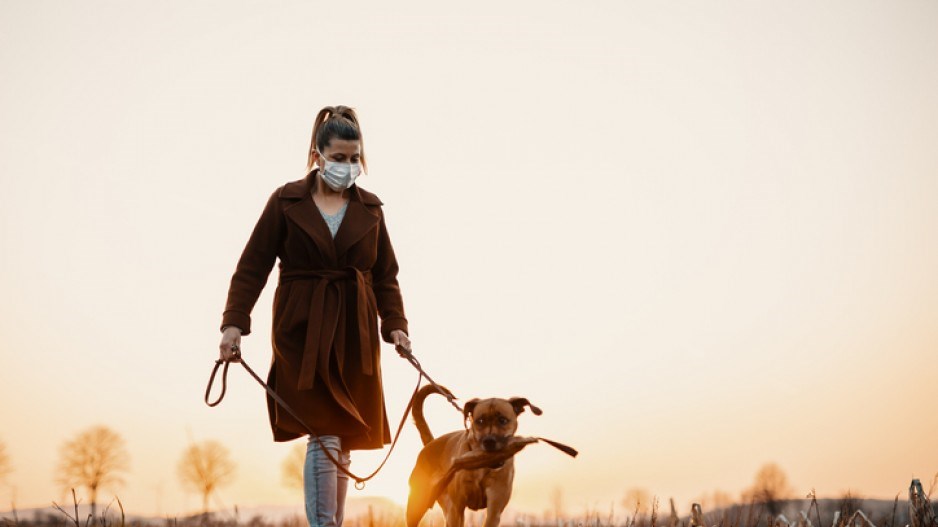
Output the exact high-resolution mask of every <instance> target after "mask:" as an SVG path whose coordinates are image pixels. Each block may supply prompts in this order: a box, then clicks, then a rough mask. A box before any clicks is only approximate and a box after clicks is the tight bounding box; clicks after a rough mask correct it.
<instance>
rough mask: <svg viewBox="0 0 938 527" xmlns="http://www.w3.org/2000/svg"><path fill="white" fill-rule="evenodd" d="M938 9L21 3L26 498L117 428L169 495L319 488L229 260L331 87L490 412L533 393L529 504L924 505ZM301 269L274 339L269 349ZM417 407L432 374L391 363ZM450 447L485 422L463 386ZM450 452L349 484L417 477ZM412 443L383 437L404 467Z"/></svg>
mask: <svg viewBox="0 0 938 527" xmlns="http://www.w3.org/2000/svg"><path fill="white" fill-rule="evenodd" d="M936 27H938V2H934V1H932V0H925V1H867V0H834V1H829V2H815V1H809V0H795V1H784V2H767V1H755V2H753V1H742V0H731V1H725V2H659V1H650V0H649V1H611V0H610V1H596V2H559V1H553V0H548V1H545V0H538V1H534V0H518V1H512V2H496V1H489V0H482V1H476V2H439V1H430V0H420V1H410V2H377V1H369V2H329V3H326V2H304V1H288V0H284V1H278V2H255V1H240V0H238V1H233V0H225V1H220V0H213V1H195V2H192V1H182V0H170V1H165V2H142V1H117V0H114V1H100V0H88V1H83V2H66V1H56V2H53V1H46V0H3V1H0V77H2V81H0V401H2V402H0V442H2V443H4V444H5V445H6V451H7V454H8V455H9V457H10V461H11V464H12V467H13V472H12V473H11V474H10V477H9V478H8V482H7V484H5V485H0V511H3V510H7V509H8V508H9V504H10V503H11V502H12V501H13V500H14V499H15V501H16V504H17V507H19V508H26V507H34V506H45V505H49V504H50V502H51V501H52V500H59V499H62V497H63V493H62V491H61V489H59V488H58V487H57V486H56V485H55V483H54V477H55V467H56V463H57V461H58V456H59V447H60V445H62V444H63V443H64V442H65V441H67V440H69V439H71V438H73V437H74V436H75V435H76V434H78V433H79V432H81V431H82V430H84V429H86V428H88V427H90V426H93V425H96V424H105V425H108V426H110V427H111V428H113V429H114V430H116V431H117V432H119V433H120V434H121V435H122V436H123V438H124V439H125V441H126V444H127V449H128V451H129V453H130V457H131V469H130V471H129V472H128V473H127V474H126V475H125V479H126V483H125V485H124V486H122V487H120V488H116V489H111V490H108V491H106V492H105V493H104V494H103V498H104V499H109V497H110V496H113V495H114V494H117V495H119V496H120V497H121V500H122V501H123V503H124V507H125V508H126V509H127V510H128V511H130V512H133V513H135V514H162V515H174V514H181V513H185V512H191V511H194V510H197V509H198V508H199V507H200V505H201V500H200V498H199V497H198V496H197V495H195V494H193V493H191V492H187V491H185V490H184V489H182V488H180V484H179V481H178V478H177V475H176V464H177V461H178V459H179V458H180V457H181V455H182V452H183V450H184V449H185V448H186V446H187V445H188V444H190V442H192V441H201V440H206V439H214V440H218V441H220V442H221V443H223V444H225V445H226V446H227V447H228V448H229V449H230V451H231V454H232V457H233V459H234V460H235V462H236V463H237V465H238V475H237V479H236V480H235V481H234V483H232V484H231V485H230V486H228V487H225V488H223V489H222V490H221V491H220V493H219V495H218V499H219V502H220V503H223V504H226V505H232V504H238V505H240V506H245V507H246V506H252V505H268V504H270V505H278V504H279V505H288V504H300V503H302V496H301V494H300V493H299V491H297V490H292V489H288V488H286V487H285V486H283V485H282V483H281V475H280V467H281V461H282V459H283V458H284V457H286V456H287V453H288V452H289V450H290V448H291V447H292V444H291V443H274V442H273V440H272V436H271V432H270V428H269V425H268V420H267V413H266V407H265V399H264V393H263V391H262V389H261V388H260V387H259V386H258V385H256V384H255V383H254V381H253V380H251V379H250V378H249V377H248V376H247V374H246V373H245V372H244V371H242V370H241V369H240V368H236V369H233V370H232V372H231V375H230V377H231V379H230V381H231V382H230V386H229V394H228V396H227V398H226V400H225V401H224V402H223V403H222V404H221V406H219V407H217V408H208V407H207V406H206V405H205V404H204V403H203V402H202V395H203V390H204V389H205V383H206V381H207V378H208V374H209V372H210V370H211V366H212V365H213V361H214V359H215V358H217V353H218V352H217V346H218V340H219V337H220V333H219V332H218V326H219V323H220V320H221V313H222V309H223V307H224V302H225V295H226V292H227V289H228V282H229V279H230V277H231V273H232V272H233V270H234V266H235V263H236V261H237V259H238V257H239V256H240V253H241V250H242V248H243V246H244V244H245V242H246V241H247V237H248V235H249V234H250V231H251V228H252V227H253V225H254V223H255V222H256V220H257V217H258V215H259V214H260V211H261V208H262V207H263V205H264V203H265V201H266V199H267V197H268V196H269V195H270V193H271V192H272V191H273V190H274V189H275V188H276V187H277V186H279V185H281V184H283V183H284V182H287V181H291V180H295V179H299V178H302V177H303V176H304V169H305V163H306V155H307V149H308V147H309V138H310V131H311V127H312V123H313V118H314V117H315V115H316V113H317V111H318V110H319V109H320V108H321V107H323V106H325V105H335V104H344V105H349V106H353V107H355V108H356V109H357V110H358V112H359V115H360V117H361V121H362V126H363V132H364V137H365V140H364V144H365V147H366V151H367V155H368V161H369V169H370V173H369V174H368V175H367V176H363V177H362V178H361V179H359V184H360V185H361V186H362V187H363V188H366V189H368V190H370V191H373V192H375V193H376V194H377V195H378V196H380V197H381V199H382V200H383V201H384V202H385V205H384V210H385V214H386V217H387V222H388V227H389V230H390V233H391V239H392V241H393V244H394V248H395V251H396V253H397V257H398V261H399V262H400V265H401V272H400V275H399V280H400V283H401V287H402V291H403V295H404V301H405V305H406V310H407V314H408V318H409V320H410V328H411V337H412V339H413V343H414V350H415V353H416V355H417V356H418V358H419V359H420V360H421V362H422V363H423V364H424V366H425V367H426V368H427V369H428V370H429V371H430V373H431V374H432V375H433V376H434V377H435V378H436V379H437V380H439V381H440V382H442V383H444V384H446V385H447V386H449V387H450V388H451V389H452V390H453V391H454V392H455V393H456V394H457V395H458V396H460V397H461V398H463V399H469V398H472V397H488V396H504V397H507V396H513V395H519V396H525V397H528V398H529V399H530V400H531V401H532V402H533V403H535V404H536V405H538V406H539V407H541V408H542V409H543V410H544V414H543V415H542V416H540V417H537V416H534V415H532V414H531V413H525V414H523V415H522V416H521V417H520V429H519V433H521V434H524V435H537V436H543V437H548V438H552V439H556V440H558V441H561V442H564V443H568V444H571V445H573V446H574V447H576V448H577V449H579V451H580V452H581V455H580V456H579V457H578V458H577V459H575V460H574V459H570V458H568V457H566V456H564V455H562V454H560V453H559V452H557V451H555V450H553V449H551V448H549V447H547V446H543V445H536V446H532V447H529V448H528V449H526V450H525V451H524V452H522V453H521V454H519V455H518V458H517V476H516V478H515V485H514V497H513V498H512V502H511V505H510V506H511V508H513V509H514V510H519V511H532V512H540V511H542V510H544V509H547V508H549V507H550V502H551V494H552V493H553V492H554V489H557V488H562V489H563V495H564V501H565V504H566V507H567V509H568V511H569V512H571V513H579V512H582V511H583V510H585V509H587V508H594V509H596V508H598V509H600V510H604V511H606V510H608V508H609V506H610V504H615V506H616V507H618V506H619V503H620V501H621V499H622V497H623V496H624V495H625V493H626V491H627V490H628V489H630V488H635V487H640V488H645V489H648V491H649V492H650V493H651V494H654V495H657V496H659V497H660V498H661V499H662V500H665V501H666V500H667V498H668V497H673V498H674V499H675V502H676V503H677V505H678V508H679V512H681V513H682V514H686V513H687V512H688V510H689V507H690V503H691V502H692V500H694V499H696V498H698V497H699V496H700V495H702V494H704V493H708V492H711V491H713V490H716V489H720V490H722V491H725V492H727V493H729V494H730V495H731V496H733V497H738V496H739V493H740V492H741V491H742V490H743V489H744V488H745V487H747V486H748V485H750V484H751V482H752V478H753V475H754V474H755V472H756V471H757V470H758V468H759V467H760V466H761V465H763V464H764V463H766V462H775V463H778V464H779V465H780V466H781V467H782V468H783V469H784V470H785V472H786V473H787V474H788V477H789V481H790V482H791V484H792V487H793V488H794V489H795V491H796V494H798V495H804V494H806V493H807V492H809V491H810V490H811V489H812V488H814V489H816V490H817V492H818V494H819V495H820V496H828V497H836V496H839V495H841V494H842V493H844V492H846V491H847V490H848V489H849V490H850V491H852V492H853V493H854V494H855V495H856V494H859V495H861V496H867V497H880V498H886V499H892V498H893V497H894V496H895V495H896V493H899V492H905V490H906V489H907V488H908V485H909V481H910V480H911V479H912V478H913V477H916V478H921V479H923V480H927V481H931V478H932V477H933V476H934V475H935V473H938V418H936V417H935V416H936V415H938V410H936V406H938V382H936V372H938V272H936V269H938V60H936V56H938V31H935V28H936ZM275 282H276V271H274V274H273V275H272V276H271V279H270V282H269V285H268V288H266V289H265V291H264V294H263V295H262V297H261V299H260V301H259V302H258V305H257V307H256V309H255V312H254V321H255V322H254V323H255V332H254V333H253V334H252V335H251V336H249V337H246V338H245V339H244V342H243V347H244V354H245V357H246V359H247V361H248V363H249V364H250V365H251V366H252V367H253V368H254V369H255V370H257V371H259V372H263V373H266V370H267V367H268V365H269V362H270V353H271V351H270V347H269V329H270V309H271V299H272V295H273V290H274V289H273V286H274V284H275ZM383 351H384V355H383V368H384V376H385V377H384V380H385V389H386V392H387V398H388V411H389V414H390V420H391V421H392V422H394V423H395V424H396V420H397V419H398V418H399V416H400V412H401V411H402V409H403V407H404V404H405V403H406V400H407V398H408V397H409V395H410V393H411V390H412V389H413V385H414V383H415V381H416V374H415V372H414V370H413V369H412V368H411V367H410V366H409V365H408V364H407V363H406V362H404V361H402V360H401V359H399V358H398V357H397V356H396V354H395V353H394V352H393V350H392V349H391V348H390V347H385V348H384V349H383ZM428 420H429V422H430V426H431V428H432V429H433V430H434V432H436V433H442V432H446V431H450V430H454V429H457V428H459V427H461V419H460V416H459V415H458V414H457V413H456V412H455V411H453V410H452V408H450V407H448V406H446V405H445V404H443V403H442V402H441V401H440V400H430V401H429V402H428ZM419 444H420V441H419V437H418V435H417V433H416V430H415V429H414V427H413V426H412V425H409V426H408V427H407V428H406V429H405V432H404V435H403V437H402V439H401V444H400V446H399V450H398V451H397V452H396V453H395V454H394V456H393V457H392V459H391V461H390V462H389V464H388V466H387V468H386V469H385V470H384V472H383V473H382V474H381V475H380V476H378V478H377V479H375V480H374V481H373V482H371V483H369V485H368V487H367V489H366V490H365V491H363V492H355V491H351V495H352V496H386V497H390V498H391V499H394V500H396V501H397V502H403V501H404V500H406V495H407V476H408V474H409V472H410V469H411V468H412V466H413V463H414V460H415V458H416V454H417V451H418V448H419V447H418V445H419ZM380 456H381V453H380V452H353V456H352V468H353V470H355V471H358V472H370V470H371V469H372V468H373V467H374V466H376V464H377V463H378V461H379V460H380Z"/></svg>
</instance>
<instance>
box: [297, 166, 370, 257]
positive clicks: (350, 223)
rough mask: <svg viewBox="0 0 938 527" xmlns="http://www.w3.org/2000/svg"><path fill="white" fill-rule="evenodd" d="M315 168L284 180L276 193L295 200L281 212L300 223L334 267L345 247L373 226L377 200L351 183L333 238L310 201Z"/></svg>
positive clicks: (347, 248) (314, 179)
mask: <svg viewBox="0 0 938 527" xmlns="http://www.w3.org/2000/svg"><path fill="white" fill-rule="evenodd" d="M318 170H319V169H318V168H316V169H314V170H313V171H312V172H310V173H309V174H308V175H307V176H306V178H305V179H301V180H298V181H293V182H291V183H287V184H286V185H285V186H284V188H283V190H282V191H281V193H280V196H281V197H283V198H292V199H297V200H298V201H297V202H296V203H293V204H292V205H288V206H287V207H285V208H284V214H286V216H287V217H288V218H290V219H291V220H292V221H293V222H294V223H296V224H297V225H299V226H300V228H302V229H303V231H304V232H306V234H308V235H309V237H310V238H312V240H313V242H314V243H315V244H316V247H318V248H319V251H320V252H321V253H322V255H323V257H324V258H325V259H326V260H327V261H328V262H329V263H330V265H332V266H333V267H336V266H338V262H339V258H341V257H342V256H343V255H344V254H345V253H346V252H348V250H349V249H350V248H351V247H352V246H353V245H355V243H356V242H358V241H359V240H361V239H362V238H363V237H364V236H365V235H366V234H368V233H369V232H370V231H371V229H374V228H376V227H377V225H378V222H379V221H381V217H380V215H379V212H378V210H377V208H378V206H380V205H381V204H382V203H381V200H380V199H378V197H377V196H375V195H374V194H372V193H370V192H368V191H366V190H363V189H360V188H358V185H357V184H356V185H352V188H351V189H349V190H350V192H349V203H348V206H347V207H346V209H345V217H343V218H342V223H340V224H339V230H338V231H337V232H336V235H335V240H333V238H332V234H331V233H330V232H329V226H328V225H326V220H324V219H323V218H322V213H320V212H319V207H317V206H316V203H315V202H314V201H313V196H312V195H311V194H310V192H309V190H310V189H311V188H312V184H313V183H314V182H315V181H316V177H317V176H316V173H317V171H318Z"/></svg>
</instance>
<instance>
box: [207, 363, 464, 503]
mask: <svg viewBox="0 0 938 527" xmlns="http://www.w3.org/2000/svg"><path fill="white" fill-rule="evenodd" d="M232 351H234V352H235V358H234V359H233V360H231V361H226V360H222V359H216V360H215V366H214V367H213V368H212V375H211V376H210V377H209V379H208V386H206V387H205V404H207V405H209V406H211V407H215V406H218V404H219V403H221V401H222V399H224V398H225V392H226V391H227V390H228V365H229V364H230V363H231V362H239V363H241V366H244V369H245V370H247V372H248V374H250V375H251V377H253V378H254V380H255V381H257V382H258V384H260V385H261V386H263V387H264V389H265V390H267V393H268V394H270V396H271V397H272V398H273V399H274V400H275V401H277V403H278V404H280V406H281V407H283V409H284V410H286V411H287V413H289V414H290V415H292V416H293V418H294V419H296V420H297V422H299V423H300V424H301V425H303V427H304V428H306V430H307V431H308V432H309V433H310V435H311V436H312V437H315V438H316V442H317V443H318V444H319V448H320V449H321V450H322V451H323V453H324V454H326V458H328V459H329V461H331V462H332V464H333V465H335V467H336V469H337V470H339V471H340V472H342V473H343V474H345V475H346V476H348V477H350V478H352V479H353V480H355V488H356V489H357V490H362V489H364V488H365V482H367V481H368V480H370V479H371V478H373V477H375V476H376V475H377V474H378V472H380V471H381V469H382V468H384V465H385V463H387V462H388V459H389V458H390V457H391V452H393V451H394V447H395V446H396V445H397V440H398V438H400V436H401V430H403V429H404V424H405V423H406V422H407V416H408V415H410V411H411V410H412V409H413V407H414V399H415V398H416V397H417V391H418V390H420V383H421V380H422V379H423V378H424V377H426V378H427V380H429V381H430V382H431V383H432V384H433V385H434V386H437V388H438V389H439V385H438V384H436V383H435V382H433V380H432V379H430V376H429V375H427V373H426V372H425V371H424V370H423V368H422V367H421V366H420V362H419V361H417V359H416V357H414V356H413V353H411V352H408V351H406V350H404V348H402V347H400V346H397V351H398V354H400V355H401V356H402V357H404V358H406V359H407V360H408V362H410V363H411V364H413V365H414V367H415V368H417V370H418V371H419V372H420V375H418V376H417V387H416V388H414V393H413V394H411V396H410V401H408V402H407V407H406V408H404V415H402V416H401V422H400V424H398V425H397V431H396V432H394V440H393V441H391V448H390V449H389V450H388V453H387V454H386V455H385V456H384V460H383V461H381V464H380V465H378V468H376V469H375V470H374V472H372V473H371V474H369V475H367V476H364V477H362V476H358V475H356V474H353V473H352V472H350V471H349V470H348V469H347V468H345V467H344V466H343V465H342V463H341V462H340V461H339V460H338V459H336V458H335V457H334V456H333V455H332V453H331V452H329V449H328V448H326V445H324V444H323V442H322V440H321V439H319V434H318V433H316V431H315V430H313V429H312V427H311V426H309V425H308V424H306V422H305V421H303V419H302V418H301V417H300V416H299V415H297V413H296V412H295V411H294V410H293V408H290V405H288V404H287V403H286V401H284V400H283V399H282V398H281V397H280V396H279V395H277V394H276V393H275V392H274V390H273V389H272V388H271V387H270V386H268V385H267V383H265V382H264V381H262V380H261V378H260V377H259V376H258V375H257V374H256V373H254V370H252V369H251V367H250V366H248V364H247V362H245V361H244V359H243V358H242V357H241V349H240V348H239V347H237V346H233V347H232ZM223 364H224V368H222V374H221V393H220V394H219V395H218V399H216V400H215V401H214V402H210V401H209V395H210V394H211V392H212V385H213V384H214V383H215V375H216V374H217V373H218V368H219V366H222V365H223ZM447 399H448V400H449V401H450V403H451V404H453V405H454V406H456V403H454V402H453V399H454V397H452V396H447ZM456 407H457V408H459V407H458V406H456ZM460 411H461V410H460Z"/></svg>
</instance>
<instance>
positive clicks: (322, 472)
mask: <svg viewBox="0 0 938 527" xmlns="http://www.w3.org/2000/svg"><path fill="white" fill-rule="evenodd" d="M319 439H321V440H322V442H323V444H324V445H325V446H326V448H328V449H329V453H330V454H332V456H333V457H335V458H336V459H337V460H338V461H339V462H341V463H342V466H344V467H345V468H346V469H348V467H349V464H350V457H349V451H348V450H343V449H342V441H341V439H340V438H339V436H333V435H323V436H319ZM347 490H348V476H346V475H345V474H343V473H341V472H339V470H338V469H337V468H336V466H335V465H334V464H333V463H332V461H329V458H328V457H326V454H325V453H323V451H322V448H321V447H320V446H319V442H318V441H316V438H315V437H313V436H309V438H308V440H307V443H306V462H305V464H304V465H303V495H304V498H305V500H306V520H307V521H309V525H310V527H342V520H343V519H344V518H345V495H346V491H347Z"/></svg>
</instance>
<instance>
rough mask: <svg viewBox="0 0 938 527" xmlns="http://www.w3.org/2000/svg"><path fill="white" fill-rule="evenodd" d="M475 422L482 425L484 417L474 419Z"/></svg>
mask: <svg viewBox="0 0 938 527" xmlns="http://www.w3.org/2000/svg"><path fill="white" fill-rule="evenodd" d="M476 424H477V425H480V426H481V425H483V424H485V418H483V417H480V418H478V419H476Z"/></svg>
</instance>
